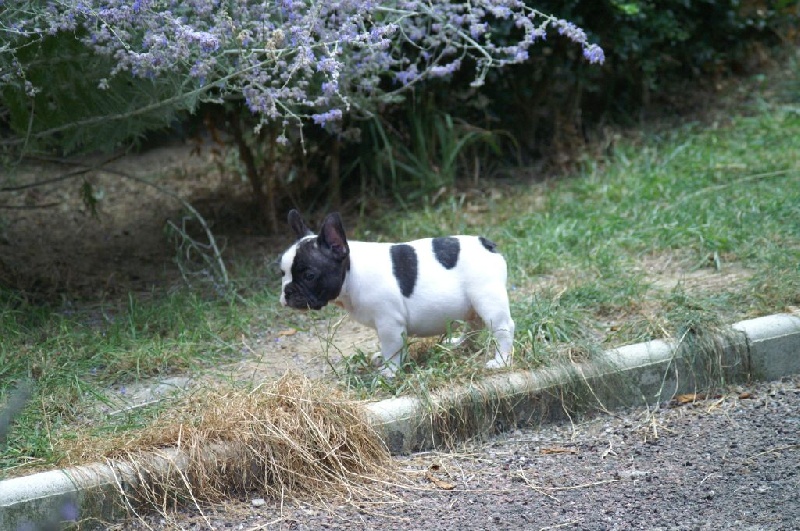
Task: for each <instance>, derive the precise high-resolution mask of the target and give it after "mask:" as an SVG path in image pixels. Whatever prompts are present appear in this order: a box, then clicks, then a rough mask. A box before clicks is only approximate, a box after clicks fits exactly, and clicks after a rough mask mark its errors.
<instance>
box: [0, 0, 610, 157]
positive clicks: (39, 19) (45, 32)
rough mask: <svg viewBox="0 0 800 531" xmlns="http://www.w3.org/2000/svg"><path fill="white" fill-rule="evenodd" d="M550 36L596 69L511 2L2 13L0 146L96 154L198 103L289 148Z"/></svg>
mask: <svg viewBox="0 0 800 531" xmlns="http://www.w3.org/2000/svg"><path fill="white" fill-rule="evenodd" d="M497 24H504V25H505V26H511V27H512V28H513V30H512V31H511V33H510V34H511V35H513V38H509V32H504V38H503V39H502V40H498V39H496V38H495V37H494V36H493V27H494V26H496V25H497ZM550 30H554V31H552V33H558V34H560V35H562V36H563V37H565V38H566V39H569V40H570V41H572V42H574V43H576V44H577V46H578V47H579V48H580V49H581V50H582V53H583V57H584V58H585V60H586V61H587V62H589V63H602V62H603V60H604V55H603V50H602V49H601V48H600V47H599V46H597V45H596V44H592V43H590V42H589V40H588V38H587V35H586V33H585V32H584V31H583V30H581V29H580V28H578V27H577V26H575V25H574V24H572V23H570V22H568V21H566V20H562V19H558V18H556V17H553V16H550V15H547V14H545V13H542V12H540V11H537V10H536V9H533V8H531V7H529V6H527V5H526V4H525V3H524V2H522V1H520V0H471V1H469V2H437V1H433V2H430V1H428V2H426V1H422V0H395V1H388V2H387V1H384V2H376V1H372V0H341V1H334V0H328V1H319V0H271V1H261V2H253V1H249V2H223V1H221V0H55V1H48V2H40V1H33V0H28V1H25V0H16V1H14V2H11V1H9V0H0V31H1V32H2V35H3V41H2V44H0V90H2V94H3V100H4V101H5V104H4V107H6V109H4V110H3V114H4V115H5V116H4V117H3V118H0V120H2V121H7V123H8V124H10V125H11V128H12V129H13V131H14V134H15V135H16V136H17V138H12V139H5V140H4V143H5V144H6V145H9V144H16V145H17V146H20V145H23V144H24V145H35V144H30V143H31V142H33V141H37V140H39V141H44V142H43V144H44V145H47V143H48V141H50V142H54V143H55V144H56V145H59V143H60V144H61V145H62V146H63V144H64V142H65V141H68V140H69V138H71V137H72V138H73V140H74V141H73V142H71V143H70V142H67V144H68V148H75V149H78V148H80V147H89V148H92V147H94V146H93V144H96V143H97V141H98V140H99V139H97V138H95V139H94V140H93V138H92V136H91V135H90V134H89V133H87V132H90V131H95V132H96V131H97V130H98V129H97V127H100V126H103V125H106V129H105V132H106V134H103V135H99V136H101V137H102V139H105V140H108V139H109V136H108V135H111V137H113V138H116V140H118V141H119V140H123V139H125V137H126V136H130V135H135V134H138V133H140V132H141V130H147V128H151V127H156V126H158V125H161V126H163V125H164V124H165V123H168V121H169V120H170V119H172V116H173V114H172V113H174V112H176V111H180V110H190V111H191V110H193V109H195V108H196V105H197V104H198V103H200V102H212V103H221V102H238V103H240V104H241V105H243V106H244V107H245V108H246V109H247V110H249V112H250V113H251V114H252V116H253V118H254V121H253V122H252V124H253V125H254V127H255V128H256V130H258V129H259V128H261V127H263V126H264V125H266V124H269V125H270V127H276V126H277V127H278V129H279V131H280V133H279V135H278V136H277V138H276V140H277V141H278V142H279V143H281V142H284V143H285V142H286V141H287V136H286V133H287V131H288V130H290V129H292V128H300V127H302V125H303V124H305V123H311V124H316V125H318V126H323V127H326V126H327V127H330V126H333V127H334V128H336V127H337V124H338V123H339V122H341V120H342V119H343V117H344V116H345V115H348V114H353V113H360V114H367V115H368V114H370V113H371V112H372V111H373V110H374V109H375V108H376V105H378V104H379V103H383V102H392V101H397V100H398V97H399V95H400V94H402V93H403V92H404V91H407V90H408V89H409V88H411V87H413V86H415V85H418V84H419V83H421V82H423V81H425V80H428V79H434V78H447V77H448V76H450V75H451V74H453V73H454V72H456V71H458V70H464V69H469V75H470V77H471V84H472V86H474V87H477V86H481V85H482V84H483V83H484V82H485V80H486V76H487V73H488V72H490V71H491V70H492V69H496V68H500V67H503V66H506V65H509V64H517V63H521V62H524V61H526V60H527V59H528V58H529V56H530V55H531V54H532V53H533V52H532V50H531V46H532V45H533V44H534V43H536V42H537V41H540V40H543V39H545V38H546V35H547V33H548V31H550ZM109 122H125V123H127V124H128V126H127V128H126V127H119V125H118V124H117V125H114V126H113V127H111V128H109V127H108V123H109ZM142 123H143V124H144V125H141V124H142ZM135 124H140V125H141V127H138V128H137V127H136V125H135ZM75 135H77V136H75ZM81 144H87V146H81Z"/></svg>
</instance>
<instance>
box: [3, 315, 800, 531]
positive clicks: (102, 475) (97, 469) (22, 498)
mask: <svg viewBox="0 0 800 531" xmlns="http://www.w3.org/2000/svg"><path fill="white" fill-rule="evenodd" d="M793 373H800V318H798V317H796V316H792V315H785V314H779V315H771V316H768V317H761V318H758V319H751V320H747V321H742V322H740V323H736V324H735V325H733V326H732V327H731V329H730V331H729V333H726V334H722V336H719V337H716V336H715V337H714V338H706V340H705V342H704V343H703V344H702V345H700V344H693V343H691V342H689V341H688V340H687V341H677V342H670V341H662V340H656V341H649V342H647V343H639V344H636V345H629V346H625V347H621V348H618V349H614V350H610V351H607V352H605V353H604V354H603V355H602V356H600V357H598V359H596V360H593V361H592V362H591V363H585V364H574V365H569V366H561V367H555V368H551V369H547V370H542V371H536V372H514V373H508V374H503V375H498V376H493V377H490V378H487V379H486V380H484V381H483V382H481V383H480V384H479V385H472V386H465V387H459V388H456V389H453V390H450V391H448V392H446V393H442V394H440V395H437V396H435V397H430V398H429V399H427V400H423V399H418V398H408V397H402V398H396V399H391V400H383V401H380V402H375V403H371V404H368V405H367V410H368V413H369V415H370V416H371V417H372V419H373V424H374V426H375V427H376V429H377V430H378V431H379V432H380V433H381V434H382V435H383V437H384V440H385V441H386V444H387V446H388V447H389V449H390V450H391V451H392V453H396V454H397V453H408V452H412V451H415V450H421V449H426V448H432V447H435V446H441V445H446V444H448V443H452V442H455V441H456V440H460V439H465V438H469V437H474V436H478V435H482V434H487V433H493V432H497V431H502V430H504V429H508V428H511V427H515V426H521V425H525V424H529V423H532V422H544V421H548V420H554V419H560V418H565V417H567V416H568V415H571V414H572V413H573V412H576V411H578V410H581V409H587V408H601V409H611V408H614V407H620V406H632V405H640V404H657V403H659V402H663V401H665V400H669V399H670V398H671V397H673V396H674V395H675V394H681V393H691V392H702V391H704V390H706V389H710V388H713V387H714V386H716V385H718V384H719V383H721V382H737V381H743V380H749V379H776V378H780V377H782V376H785V375H789V374H793ZM225 454H226V450H225V449H224V448H211V449H208V459H212V460H219V459H224V455H225ZM152 459H153V464H155V465H156V466H157V467H158V468H159V469H162V470H164V471H173V472H174V471H183V470H186V468H187V465H188V460H187V458H186V456H185V455H184V454H182V453H180V452H178V451H175V450H173V451H164V452H161V453H159V454H154V455H153V456H152ZM141 481H144V479H143V476H142V475H140V474H138V473H137V470H135V468H134V467H133V466H132V465H131V464H128V463H124V462H115V463H108V464H92V465H87V466H82V467H74V468H70V469H65V470H56V471H50V472H42V473H39V474H33V475H30V476H26V477H20V478H13V479H8V480H5V481H0V529H3V530H6V529H7V530H13V531H23V530H37V529H43V528H48V529H56V528H58V527H60V525H61V523H62V522H69V521H75V520H76V519H80V520H82V521H84V520H95V521H97V522H98V523H100V522H103V521H106V522H107V521H111V520H113V519H114V518H115V517H118V516H119V515H120V514H123V513H124V510H125V507H126V501H125V500H126V498H125V496H123V493H124V494H130V493H132V492H133V491H134V490H135V488H136V487H137V486H139V484H140V482H141Z"/></svg>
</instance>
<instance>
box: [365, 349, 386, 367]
mask: <svg viewBox="0 0 800 531" xmlns="http://www.w3.org/2000/svg"><path fill="white" fill-rule="evenodd" d="M369 362H370V364H371V365H372V366H373V367H375V368H376V369H378V368H380V367H383V364H384V363H385V360H384V359H383V354H381V353H380V352H375V353H373V354H372V356H370V357H369Z"/></svg>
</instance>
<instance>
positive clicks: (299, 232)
mask: <svg viewBox="0 0 800 531" xmlns="http://www.w3.org/2000/svg"><path fill="white" fill-rule="evenodd" d="M289 226H290V227H292V230H293V231H294V234H295V236H297V239H298V240H299V239H300V238H304V237H306V236H310V235H311V234H314V231H312V230H311V229H309V228H308V225H306V222H305V221H303V216H301V215H300V212H298V211H297V210H295V209H292V210H290V211H289Z"/></svg>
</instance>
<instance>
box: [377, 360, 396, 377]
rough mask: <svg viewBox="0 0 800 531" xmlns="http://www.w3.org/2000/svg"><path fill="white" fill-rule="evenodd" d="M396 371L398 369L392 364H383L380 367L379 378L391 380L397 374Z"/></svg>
mask: <svg viewBox="0 0 800 531" xmlns="http://www.w3.org/2000/svg"><path fill="white" fill-rule="evenodd" d="M397 369H398V367H397V365H395V364H394V363H385V364H384V365H383V366H382V367H381V369H380V373H381V376H383V377H384V378H386V379H387V380H391V379H393V378H394V377H395V375H396V374H397Z"/></svg>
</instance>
